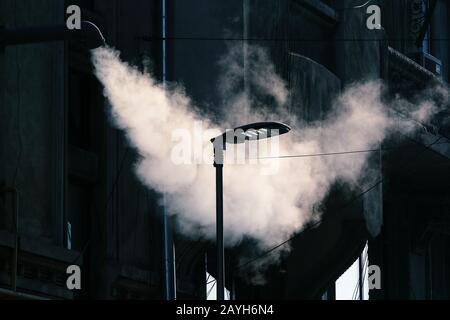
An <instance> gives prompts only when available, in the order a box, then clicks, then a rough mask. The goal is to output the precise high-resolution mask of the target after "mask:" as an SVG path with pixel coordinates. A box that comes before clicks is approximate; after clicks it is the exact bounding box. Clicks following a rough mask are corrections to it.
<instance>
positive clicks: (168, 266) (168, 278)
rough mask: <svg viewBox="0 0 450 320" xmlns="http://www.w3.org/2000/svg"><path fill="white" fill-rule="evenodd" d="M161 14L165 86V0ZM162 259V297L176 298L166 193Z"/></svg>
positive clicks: (164, 81)
mask: <svg viewBox="0 0 450 320" xmlns="http://www.w3.org/2000/svg"><path fill="white" fill-rule="evenodd" d="M161 8H162V10H161V16H162V24H161V30H162V48H161V49H162V82H163V86H166V81H167V40H166V37H167V0H161ZM163 206H164V209H163V237H164V240H163V245H164V248H163V256H164V257H163V259H164V297H165V299H166V300H176V275H175V270H176V269H175V244H174V243H173V239H172V234H171V227H170V217H169V213H168V212H167V205H166V194H165V193H163Z"/></svg>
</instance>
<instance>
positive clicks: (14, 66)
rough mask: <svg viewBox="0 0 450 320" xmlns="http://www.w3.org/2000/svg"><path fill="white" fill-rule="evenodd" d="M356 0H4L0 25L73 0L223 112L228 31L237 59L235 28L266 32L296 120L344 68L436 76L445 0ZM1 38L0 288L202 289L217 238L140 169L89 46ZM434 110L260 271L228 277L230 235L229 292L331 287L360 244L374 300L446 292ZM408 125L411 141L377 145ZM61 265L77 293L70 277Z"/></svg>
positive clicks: (22, 293)
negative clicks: (186, 216)
mask: <svg viewBox="0 0 450 320" xmlns="http://www.w3.org/2000/svg"><path fill="white" fill-rule="evenodd" d="M362 2H364V3H365V2H366V1H356V0H343V1H337V0H335V1H333V0H328V1H320V0H270V1H268V0H230V1H221V0H214V1H211V0H133V1H120V0H113V1H103V0H91V1H87V0H78V1H62V0H45V1H26V0H0V4H1V8H0V30H2V29H3V30H18V29H22V28H31V29H33V28H38V27H42V26H64V25H65V19H66V17H67V15H66V13H65V11H66V8H67V6H69V5H71V4H77V5H79V6H80V7H81V8H82V16H83V19H86V20H90V21H92V22H94V23H95V24H96V25H98V26H99V28H100V29H101V30H102V32H103V34H104V36H105V38H106V39H107V42H108V44H109V45H110V46H112V47H115V48H117V49H118V50H120V52H121V54H122V58H123V59H124V60H126V61H129V62H130V63H133V64H135V65H138V66H139V67H140V68H144V67H145V65H144V63H143V61H144V60H145V59H144V58H145V57H150V59H151V65H150V68H151V69H152V70H153V73H154V74H155V75H157V77H158V78H159V79H160V80H169V81H175V82H179V83H182V84H183V85H184V86H185V87H186V90H187V91H188V92H189V94H190V95H191V96H192V97H193V99H194V100H195V101H196V103H197V105H199V106H205V109H208V112H211V113H213V114H220V112H223V110H217V108H215V107H214V106H215V105H220V103H219V101H218V99H219V96H218V95H217V94H216V92H215V89H214V86H215V84H216V83H217V81H219V79H218V76H219V74H220V72H219V71H220V70H219V66H218V64H217V61H218V59H219V58H220V57H221V56H222V55H223V53H224V52H225V51H226V50H227V46H228V45H229V42H230V41H233V42H238V45H240V46H242V57H243V59H244V58H245V50H246V44H249V43H251V44H256V45H258V46H261V47H264V48H267V50H268V52H269V53H270V58H271V59H272V60H273V62H274V64H275V68H276V71H277V72H278V73H279V74H280V75H281V76H282V77H283V78H284V80H285V81H286V82H287V84H288V87H289V91H290V97H289V101H290V102H289V108H290V111H291V112H293V113H295V114H296V115H298V116H299V117H301V118H302V119H304V120H305V121H320V120H321V119H323V118H324V116H325V115H326V113H327V111H328V110H329V107H330V104H331V101H332V100H333V98H334V97H336V96H337V95H338V94H339V93H340V92H341V91H342V90H343V88H345V87H347V86H348V85H350V84H352V83H354V82H356V81H360V80H365V79H374V78H375V79H377V78H381V79H383V80H384V81H385V83H387V84H388V87H389V91H390V93H391V94H392V95H396V94H398V95H402V96H404V97H412V96H413V94H412V93H414V92H419V91H420V90H422V89H424V88H426V87H427V86H428V85H430V84H431V83H444V84H446V83H447V82H448V81H449V65H450V56H449V49H450V46H449V43H448V41H445V39H448V38H449V35H448V33H449V32H450V31H449V30H450V4H449V3H448V2H447V1H445V0H436V1H433V0H430V1H425V0H423V1H422V0H399V1H381V0H378V1H372V2H371V3H370V4H371V5H377V6H378V7H379V8H380V9H381V11H380V12H381V26H382V28H381V29H374V30H371V29H369V28H367V25H366V21H367V19H368V17H369V16H370V14H368V13H367V12H366V8H367V6H365V7H362V8H361V7H360V6H359V5H361V4H363V3H362ZM31 29H28V30H31ZM39 30H40V29H39ZM24 32H25V31H24ZM42 32H44V31H42ZM31 38H32V37H31ZM165 38H166V40H164V39H165ZM1 43H2V45H1V47H0V101H1V102H0V183H1V185H0V188H1V189H0V297H4V298H14V297H19V298H30V299H34V298H38V299H39V298H50V299H79V298H97V299H165V298H174V296H173V292H175V293H176V297H177V298H178V299H205V298H206V295H207V293H206V281H207V280H206V276H205V274H206V272H207V271H208V272H209V273H211V274H213V275H214V270H215V266H214V263H215V261H214V254H213V253H214V246H213V243H210V242H208V241H203V240H196V241H193V240H190V239H187V238H185V237H183V236H182V235H181V234H179V233H178V232H177V231H176V228H175V227H174V226H175V225H176V221H174V218H167V212H166V210H165V207H164V198H163V196H162V195H159V194H157V193H155V192H153V191H151V190H148V189H147V188H145V187H144V186H142V185H141V183H140V182H139V181H138V179H137V178H136V176H135V173H134V169H133V165H134V163H135V161H136V159H137V154H136V151H135V150H134V149H132V148H131V147H129V146H128V144H127V141H126V138H125V137H124V134H123V132H122V131H120V130H116V129H114V128H113V127H112V126H111V124H110V121H109V120H108V117H107V113H106V101H105V99H104V97H103V95H102V88H101V86H100V84H99V83H98V82H97V80H96V79H95V77H94V75H93V73H92V66H91V63H90V56H89V52H88V50H87V48H86V46H85V44H84V43H82V42H80V41H68V40H65V41H61V39H54V41H49V40H48V39H47V40H46V41H42V39H40V40H32V39H31V40H29V41H28V43H26V44H21V45H9V44H8V43H5V42H4V41H3V40H2V41H1ZM164 66H165V67H164ZM244 77H245V75H244ZM206 106H207V107H206ZM444 107H446V106H444ZM447 110H448V109H447ZM447 119H448V114H446V113H445V112H443V113H441V114H439V115H438V117H436V119H433V123H432V124H429V126H428V127H427V128H426V130H421V131H420V132H419V133H418V134H416V135H414V136H405V137H399V138H398V139H393V140H395V141H386V142H385V146H386V149H387V150H388V151H385V150H384V149H381V150H380V152H379V153H377V154H376V156H375V157H374V161H373V162H374V163H375V167H376V169H377V172H378V173H379V176H380V179H381V181H382V183H379V184H377V185H376V186H375V187H374V188H372V189H371V190H370V191H369V192H367V193H366V194H364V197H361V198H360V199H358V201H355V202H354V203H353V204H352V206H349V207H345V208H341V209H339V210H333V208H337V207H339V205H340V204H343V203H346V202H348V201H349V199H351V198H352V196H353V195H354V194H355V193H356V194H357V193H358V192H361V191H364V189H365V188H364V187H361V190H348V189H347V187H346V186H337V187H336V190H333V191H332V192H331V193H330V195H329V197H328V198H327V199H326V202H325V207H326V208H327V209H326V210H325V211H324V215H323V221H322V224H321V225H320V226H319V227H317V228H314V229H308V230H306V231H304V232H302V233H301V234H300V235H299V236H297V237H296V238H295V239H294V240H293V241H292V243H291V245H292V251H291V253H290V255H289V256H288V257H286V258H285V259H284V260H283V261H282V263H281V266H277V267H276V268H273V270H272V269H271V270H269V271H268V274H267V282H266V284H264V285H252V284H249V283H248V282H246V281H245V280H244V279H242V278H241V277H239V276H238V275H236V274H235V273H236V272H235V271H233V270H234V266H235V265H233V261H234V260H235V259H234V258H235V257H236V255H237V254H238V252H237V251H236V250H233V249H230V250H229V251H227V260H228V261H229V262H228V264H227V270H228V272H227V275H226V279H227V287H228V288H229V289H231V291H232V296H233V297H234V298H236V299H252V298H262V299H264V298H277V299H300V298H304V299H320V298H321V297H322V296H323V294H324V293H325V292H327V293H328V295H327V296H328V298H329V299H333V297H334V296H335V288H334V283H335V282H336V280H337V279H338V278H339V276H340V275H341V274H342V273H343V272H344V271H345V270H347V268H348V267H349V266H350V265H352V263H353V262H354V261H355V260H356V259H357V258H358V257H360V255H361V252H362V251H363V249H364V247H365V245H366V243H368V256H369V263H370V264H373V265H378V266H379V267H380V269H381V275H382V278H381V279H382V285H381V289H378V290H371V291H370V294H369V296H370V299H448V298H449V295H450V274H449V273H448V271H447V270H450V268H449V263H450V247H449V246H450V240H449V232H450V229H449V214H450V209H449V193H450V189H449V184H448V181H449V177H450V161H449V157H450V148H449V145H448V144H445V143H439V144H433V141H436V140H437V139H440V142H444V141H448V140H449V138H448V137H449V136H450V132H449V129H450V128H449V122H448V120H447ZM244 120H245V119H243V121H244ZM446 121H447V122H446ZM397 140H398V141H397ZM405 141H406V142H408V143H412V144H414V145H416V148H413V149H406V150H389V146H390V145H395V144H398V143H402V142H405ZM405 163H407V165H405ZM205 257H207V258H205ZM73 264H76V265H79V266H80V267H81V270H82V275H83V277H82V279H83V280H82V281H83V282H82V284H83V285H82V290H80V291H70V290H68V289H67V288H66V277H67V275H66V268H67V266H68V265H73Z"/></svg>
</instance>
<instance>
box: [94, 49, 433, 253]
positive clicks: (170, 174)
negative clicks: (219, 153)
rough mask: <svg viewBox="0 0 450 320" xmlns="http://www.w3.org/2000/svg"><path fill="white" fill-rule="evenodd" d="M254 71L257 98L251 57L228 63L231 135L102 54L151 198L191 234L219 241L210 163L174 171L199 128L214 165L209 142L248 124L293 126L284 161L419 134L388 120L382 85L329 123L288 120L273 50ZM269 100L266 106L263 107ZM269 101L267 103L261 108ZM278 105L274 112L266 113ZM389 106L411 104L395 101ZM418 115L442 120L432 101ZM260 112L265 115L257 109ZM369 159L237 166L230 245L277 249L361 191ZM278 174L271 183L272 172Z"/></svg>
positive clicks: (109, 93)
mask: <svg viewBox="0 0 450 320" xmlns="http://www.w3.org/2000/svg"><path fill="white" fill-rule="evenodd" d="M249 54H250V55H251V57H252V59H249V61H252V62H251V64H250V65H249V66H248V67H247V68H248V71H247V76H248V79H247V81H248V83H247V84H246V85H245V86H244V87H247V88H248V87H251V88H252V92H256V93H257V94H256V95H255V96H256V97H255V96H253V95H252V96H250V95H249V94H248V90H247V89H245V88H242V87H243V86H242V82H241V80H242V79H241V78H240V77H242V74H243V71H242V68H243V66H242V63H241V62H240V60H242V56H239V52H238V51H236V49H235V48H231V50H230V53H229V54H228V55H227V56H226V57H224V58H223V59H222V60H221V64H222V66H223V67H224V74H223V76H222V78H221V83H220V92H221V93H222V95H223V97H224V99H223V101H227V102H226V103H225V102H224V105H223V108H222V109H223V110H227V111H228V113H226V114H225V112H224V115H223V116H224V119H223V122H222V124H223V127H220V126H218V125H217V124H215V123H214V122H213V121H211V120H210V119H207V118H205V117H204V116H202V115H201V114H200V113H199V112H198V111H197V110H198V108H197V107H196V106H194V105H193V103H192V101H191V100H190V99H189V96H188V95H187V94H186V93H185V92H184V90H183V89H181V88H177V87H171V88H166V87H165V86H163V85H162V84H161V83H158V82H157V81H156V80H155V79H154V78H153V77H152V75H151V74H148V73H143V72H140V71H139V70H138V69H137V68H134V67H132V66H130V65H128V64H127V63H125V62H123V61H121V60H120V58H119V53H118V52H117V51H114V50H113V49H111V48H99V49H96V50H95V51H93V63H94V65H95V70H96V71H95V72H96V75H97V77H98V79H99V80H100V81H101V83H102V84H103V85H104V88H105V91H104V93H105V96H106V97H107V98H108V100H109V102H110V106H111V114H112V116H113V119H114V123H115V125H116V126H117V127H118V128H120V129H123V130H124V132H125V133H126V135H127V137H128V139H129V142H130V144H132V145H133V146H134V147H135V148H136V149H137V150H138V152H139V154H140V156H141V157H140V160H139V162H138V163H137V165H136V173H137V175H138V177H139V178H140V179H141V180H142V182H143V183H144V184H145V185H146V186H148V187H149V188H151V189H154V190H156V191H159V192H165V193H166V195H167V205H168V211H169V212H170V213H172V214H176V215H177V216H178V218H179V221H180V225H181V226H182V229H183V230H182V231H183V232H185V233H186V234H188V235H193V236H197V235H198V233H201V235H202V236H205V237H209V238H213V237H214V235H215V188H214V183H215V177H214V169H213V167H212V166H211V165H208V164H205V163H203V164H175V163H174V161H172V160H171V157H173V147H174V144H175V143H176V142H179V141H173V133H174V132H176V131H177V130H180V129H182V130H185V131H186V132H191V133H192V136H193V135H195V134H194V133H193V132H194V131H195V130H197V128H196V127H195V126H196V124H198V123H199V122H201V123H202V127H203V130H204V132H205V131H207V134H206V135H205V137H204V139H203V140H202V145H203V146H204V147H205V148H204V150H206V151H205V152H206V153H207V154H206V157H207V158H209V159H212V147H211V146H210V145H209V139H210V138H212V137H214V136H216V135H218V134H220V133H221V132H223V130H224V129H229V128H232V127H233V126H235V125H241V124H243V123H242V122H252V121H261V120H278V121H285V120H286V118H287V117H289V119H291V124H292V125H293V129H294V131H295V134H289V135H285V136H282V137H280V138H279V142H280V146H279V154H281V155H286V154H288V155H290V154H317V153H324V152H340V151H349V150H364V149H373V148H377V147H379V145H380V143H381V142H382V141H383V140H384V139H385V138H386V137H387V136H388V135H389V134H391V133H393V132H394V131H395V130H396V129H401V130H402V131H403V132H405V131H410V130H413V129H414V128H413V127H411V126H409V125H407V124H406V122H405V123H402V124H401V125H400V126H399V122H398V121H397V120H396V119H394V118H393V117H392V116H391V115H390V113H389V112H388V108H387V106H386V103H385V102H383V101H382V96H383V90H384V89H383V85H382V84H381V83H380V82H378V81H369V82H365V83H362V84H357V85H354V86H351V87H349V88H348V89H346V90H345V91H344V92H343V93H342V94H341V95H340V97H339V98H338V99H337V100H336V101H335V102H334V104H333V107H332V111H331V112H330V114H329V116H328V117H327V118H326V119H325V120H324V121H322V122H321V123H315V124H311V125H305V124H304V123H301V121H298V120H297V119H296V118H295V115H292V114H289V113H288V112H287V108H286V102H287V100H288V99H287V96H288V94H289V92H288V89H287V86H286V84H285V82H284V81H283V80H282V79H281V78H280V77H279V76H278V75H277V74H276V73H275V68H274V66H273V64H272V63H270V60H269V58H268V55H267V53H266V51H264V50H263V49H261V48H258V47H249ZM261 97H262V98H261ZM259 98H261V99H259ZM267 98H270V99H271V101H273V102H275V105H276V106H277V107H276V108H275V110H273V109H269V108H265V107H264V102H262V101H266V100H264V99H267ZM390 103H393V104H395V105H396V106H405V105H407V104H406V102H405V101H403V100H401V99H396V100H395V101H391V102H390ZM417 105H418V107H414V108H412V110H411V108H409V110H408V114H409V115H410V116H411V117H414V116H416V117H417V118H418V120H420V121H426V120H427V119H428V118H429V117H430V116H431V114H433V112H434V111H435V108H436V107H435V105H434V104H433V103H432V102H431V100H425V101H422V102H421V103H419V104H417ZM251 106H257V108H254V107H251ZM367 157H368V155H367V154H354V155H350V156H339V157H314V158H302V159H283V160H279V159H271V160H264V163H259V164H257V165H231V166H225V170H224V212H225V241H226V243H227V244H228V245H233V244H236V243H239V242H240V241H241V240H242V239H243V238H244V237H250V238H253V239H255V240H257V241H258V244H259V246H260V248H262V249H264V248H268V247H271V246H273V245H274V244H278V243H280V242H282V241H283V240H285V239H286V238H288V237H289V236H291V235H292V234H293V233H295V232H297V231H299V230H301V229H302V227H303V226H304V225H305V223H307V222H308V221H310V220H311V219H312V218H313V214H312V213H313V211H314V209H313V208H315V207H316V206H317V205H318V204H320V203H321V202H322V200H323V199H324V197H326V195H327V193H328V192H329V189H330V187H331V186H332V185H333V183H335V182H336V181H337V180H343V181H346V182H348V183H350V184H358V183H359V182H360V181H361V179H362V173H363V171H364V169H365V168H367V166H368V162H367V159H368V158H367ZM272 165H273V168H277V171H276V174H262V173H261V172H262V170H264V169H265V168H266V169H267V168H268V167H269V166H272Z"/></svg>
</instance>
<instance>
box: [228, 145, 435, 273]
mask: <svg viewBox="0 0 450 320" xmlns="http://www.w3.org/2000/svg"><path fill="white" fill-rule="evenodd" d="M442 138H443V137H439V138H438V139H437V140H435V141H434V142H433V143H431V144H429V145H427V146H426V148H431V147H432V146H433V145H435V144H437V143H438V142H439V141H440V140H442ZM418 158H419V157H417V158H416V159H415V160H417V159H418ZM410 164H411V162H410ZM383 181H384V179H383V178H382V179H380V180H379V181H377V182H376V183H375V184H374V185H373V186H371V187H370V188H368V189H367V190H365V191H363V192H361V193H360V194H358V195H357V196H355V197H354V198H352V199H351V200H350V201H349V202H347V203H346V204H344V205H343V206H341V207H339V208H336V209H334V210H342V209H345V208H346V207H348V206H350V205H352V204H353V203H354V202H355V201H356V200H358V199H359V198H361V197H363V196H364V195H366V194H367V193H369V192H370V191H372V190H373V189H375V188H376V187H377V186H379V185H380V184H381V183H383ZM332 210H333V209H332ZM320 223H321V221H317V222H314V223H313V224H310V225H308V226H307V227H306V228H304V229H303V230H302V231H301V232H299V233H297V234H295V235H294V236H292V237H290V238H288V239H287V240H285V241H283V242H281V243H280V244H278V245H275V246H274V247H272V248H270V249H269V250H267V251H265V252H263V253H262V254H261V255H259V256H257V257H255V258H252V259H250V260H249V261H247V262H244V263H243V264H241V265H238V266H236V267H235V268H233V269H234V270H239V269H242V268H243V267H246V266H248V265H249V264H251V263H253V262H255V261H258V260H260V259H262V258H264V257H266V256H267V255H269V254H270V253H272V252H274V251H275V250H277V249H278V248H281V247H282V246H284V245H286V244H287V243H289V242H291V241H293V240H294V239H296V238H297V237H299V236H300V235H302V234H303V233H304V232H306V231H309V230H311V229H313V228H314V227H316V226H318V225H319V224H320Z"/></svg>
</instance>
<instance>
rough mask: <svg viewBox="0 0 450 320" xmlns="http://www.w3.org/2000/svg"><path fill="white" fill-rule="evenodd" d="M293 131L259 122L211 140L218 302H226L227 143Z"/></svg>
mask: <svg viewBox="0 0 450 320" xmlns="http://www.w3.org/2000/svg"><path fill="white" fill-rule="evenodd" d="M289 131H291V128H290V127H289V126H287V125H285V124H283V123H279V122H258V123H252V124H247V125H245V126H241V127H237V128H235V129H233V130H227V131H226V132H224V133H223V134H221V135H220V136H218V137H216V138H213V139H211V143H212V144H213V146H214V168H216V247H217V286H216V287H217V300H224V295H225V293H224V291H225V258H224V256H225V255H224V245H223V162H224V153H225V150H226V145H227V143H229V144H240V143H245V141H250V140H251V141H253V140H263V139H267V138H271V137H275V136H278V135H282V134H285V133H288V132H289Z"/></svg>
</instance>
